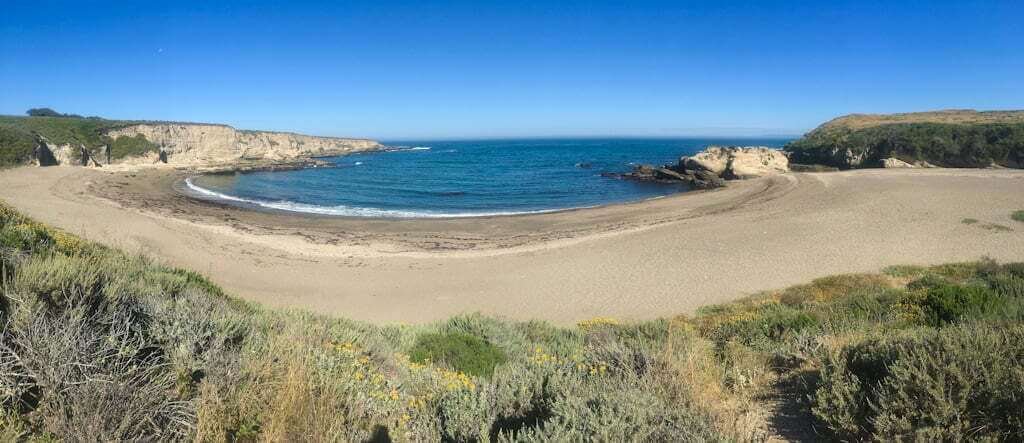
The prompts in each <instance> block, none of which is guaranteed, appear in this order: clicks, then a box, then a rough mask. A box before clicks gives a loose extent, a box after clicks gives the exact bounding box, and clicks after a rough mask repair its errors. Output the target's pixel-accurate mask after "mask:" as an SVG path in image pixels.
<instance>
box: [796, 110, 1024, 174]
mask: <svg viewBox="0 0 1024 443" xmlns="http://www.w3.org/2000/svg"><path fill="white" fill-rule="evenodd" d="M785 150H786V151H788V152H789V154H790V160H791V161H792V162H793V163H798V164H821V165H827V166H834V167H839V168H854V167H878V166H880V165H881V161H882V160H883V159H885V158H889V157H895V158H899V159H901V160H904V161H907V162H911V163H912V162H915V161H925V162H929V163H932V164H934V165H937V166H944V167H966V168H980V167H989V166H991V165H993V164H995V165H999V166H1005V167H1013V168H1020V167H1024V111H991V112H976V111H939V112H921V113H908V114H888V115H863V114H854V115H848V116H844V117H840V118H837V119H835V120H832V121H829V122H827V123H825V124H823V125H821V126H819V127H818V128H816V129H814V130H813V131H811V132H809V133H808V134H807V135H805V136H804V137H803V138H801V139H799V140H796V141H793V142H791V143H789V144H787V145H786V147H785Z"/></svg>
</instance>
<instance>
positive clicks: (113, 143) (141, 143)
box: [0, 116, 381, 167]
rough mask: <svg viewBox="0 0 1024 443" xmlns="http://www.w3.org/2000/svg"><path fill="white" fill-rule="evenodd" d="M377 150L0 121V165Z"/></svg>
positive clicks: (277, 135)
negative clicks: (85, 156) (84, 160)
mask: <svg viewBox="0 0 1024 443" xmlns="http://www.w3.org/2000/svg"><path fill="white" fill-rule="evenodd" d="M380 147H381V145H380V144H379V143H377V142H375V141H373V140H363V139H351V138H337V137H314V136H309V135H300V134H293V133H288V132H267V131H240V130H237V129H234V128H232V127H230V126H226V125H216V124H205V123H180V122H152V121H126V120H107V119H102V118H96V117H89V118H80V117H18V116H0V167H3V166H16V165H24V164H30V163H35V164H41V165H52V164H58V165H80V164H82V157H83V154H84V155H88V159H89V160H94V161H96V162H99V163H101V164H107V163H114V164H128V165H133V164H153V163H157V162H160V161H161V160H165V161H166V163H167V164H170V165H174V166H186V167H232V166H236V165H241V164H245V165H254V164H257V165H258V164H262V163H280V162H292V161H295V160H301V159H304V158H309V157H314V156H325V155H341V154H347V153H350V152H357V151H367V150H373V149H379V148H380ZM108 154H109V155H108ZM92 164H95V162H92Z"/></svg>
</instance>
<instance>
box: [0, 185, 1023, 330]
mask: <svg viewBox="0 0 1024 443" xmlns="http://www.w3.org/2000/svg"><path fill="white" fill-rule="evenodd" d="M106 169H107V170H103V169H99V170H97V169H85V168H74V167H52V168H18V169H12V170H7V171H2V172H0V183H2V184H3V186H0V199H3V200H5V201H7V202H9V203H11V204H12V205H14V206H15V207H17V208H18V209H19V210H21V211H23V212H24V213H26V214H27V215H29V216H31V217H33V218H36V219H38V220H40V221H42V222H45V223H48V224H51V225H55V226H58V227H61V228H63V229H66V230H68V231H71V232H74V233H76V234H80V235H82V236H84V237H86V238H89V239H92V240H96V241H100V242H103V243H105V244H108V245H111V246H114V247H118V248H121V249H124V250H126V251H129V252H141V253H145V254H148V255H150V256H153V257H154V258H157V259H158V260H161V261H164V262H166V263H168V264H172V265H176V266H182V267H186V268H190V269H193V270H196V271H199V272H202V273H204V274H206V275H208V276H210V277H211V278H212V279H213V280H214V281H215V282H216V283H218V284H220V285H222V286H223V287H224V288H225V289H226V290H227V291H228V292H230V293H232V294H233V295H235V296H237V297H240V298H244V299H247V300H251V301H255V302H258V303H261V304H264V305H267V306H272V307H295V308H302V309H308V310H311V311H316V312H320V313H326V314H330V315H337V316H343V317H349V318H354V319H360V320H369V321H377V322H426V321H431V320H437V319H442V318H446V317H449V316H451V315H454V314H459V313H465V312H483V313H487V314H495V315H501V316H505V317H510V318H517V319H544V320H550V321H553V322H556V323H571V322H574V321H578V320H581V319H587V318H592V317H597V316H606V317H616V318H621V319H643V318H655V317H664V316H671V315H676V314H684V313H689V312H692V311H693V310H695V309H696V308H698V307H700V306H705V305H708V304H713V303H722V302H727V301H730V300H733V299H736V298H740V297H743V296H745V295H749V294H751V293H754V292H757V291H761V290H765V289H771V288H778V287H783V286H786V285H790V284H795V283H800V282H805V281H807V280H810V279H812V278H815V277H821V276H825V275H829V274H835V273H844V272H866V271H877V270H879V269H881V268H882V267H884V266H887V265H892V264H934V263H941V262H949V261H957V260H974V259H978V258H980V257H982V256H990V257H992V258H995V259H998V260H1024V223H1020V222H1016V221H1013V220H1011V219H1010V217H1009V214H1010V213H1011V212H1012V211H1014V210H1019V209H1024V171H1020V170H957V169H930V170H881V169H873V170H859V171H847V172H836V173H805V174H796V173H794V174H786V175H782V176H776V177H770V178H762V179H756V180H748V181H741V182H731V183H730V185H729V186H728V187H727V188H725V189H720V190H715V191H709V192H693V193H686V194H680V195H677V196H671V197H666V198H661V199H656V200H649V201H645V202H638V203H632V204H624V205H612V206H606V207H599V208H591V209H581V210H573V211H564V212H557V213H549V214H531V215H522V216H503V217H487V218H461V219H431V220H380V219H357V218H337V217H325V216H310V215H301V214H294V213H283V212H266V211H254V210H249V209H242V208H238V207H232V206H228V205H223V204H218V203H211V202H205V201H200V200H196V199H193V198H189V197H186V196H184V195H182V194H181V193H180V192H177V191H176V190H175V189H174V187H175V185H176V184H177V183H179V182H180V180H181V179H182V178H183V177H184V176H185V175H184V173H183V172H180V171H175V170H172V169H157V168H153V169H141V170H136V171H111V170H110V169H112V168H106ZM965 218H973V219H977V220H979V222H978V223H974V224H964V223H962V222H961V220H963V219H965ZM1000 227H1002V228H1000Z"/></svg>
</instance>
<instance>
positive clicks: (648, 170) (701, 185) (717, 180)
mask: <svg viewBox="0 0 1024 443" xmlns="http://www.w3.org/2000/svg"><path fill="white" fill-rule="evenodd" d="M788 171H789V160H788V159H787V158H786V155H785V154H784V153H783V152H781V151H779V150H777V149H772V148H766V147H761V146H757V147H736V146H731V147H721V146H711V147H708V148H707V149H705V150H703V151H701V152H699V153H697V154H695V155H693V156H684V157H682V158H680V159H679V162H678V163H676V164H675V165H671V164H670V165H665V166H663V167H656V166H650V165H638V166H635V167H634V168H633V171H632V172H629V173H626V174H620V175H617V174H607V173H606V174H603V175H605V176H610V177H619V178H626V179H631V180H641V181H656V182H666V183H679V182H682V183H686V184H688V185H690V186H691V187H693V188H697V189H712V188H717V187H720V186H724V185H725V179H747V178H754V177H761V176H765V175H773V174H780V173H784V172H788Z"/></svg>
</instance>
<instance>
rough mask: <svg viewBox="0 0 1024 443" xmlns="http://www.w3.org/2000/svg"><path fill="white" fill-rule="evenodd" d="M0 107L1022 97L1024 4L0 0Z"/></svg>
mask: <svg viewBox="0 0 1024 443" xmlns="http://www.w3.org/2000/svg"><path fill="white" fill-rule="evenodd" d="M0 85H2V86H0V113H2V114H22V113H23V112H24V111H25V109H27V108H29V107H35V106H49V107H52V108H55V109H57V110H58V111H61V112H71V113H78V114H86V115H101V116H104V117H109V118H145V119H159V120H181V121H204V122H220V123H227V124H231V125H233V126H236V127H239V128H248V129H274V130H290V131H297V132H305V133H312V134H322V135H351V136H367V137H376V138H383V139H402V138H406V139H408V138H452V137H497V136H551V135H556V136H557V135H595V136H602V135H639V136H673V135H729V136H736V135H764V134H799V133H802V132H805V131H807V130H809V129H811V128H813V127H814V126H816V125H817V124H818V123H821V122H823V121H824V120H827V119H830V118H832V117H835V116H838V115H841V114H847V113H852V112H902V111H915V110H933V109H942V108H975V109H1019V108H1024V2H1020V1H943V0H935V1H897V0H890V1H871V0H862V1H829V2H824V1H823V2H818V1H806V2H804V1H797V0H789V1H779V2H775V1H747V2H737V1H700V2H695V1H671V2H645V1H632V2H630V1H621V2H603V1H578V2H577V1H572V2H556V1H536V2H519V1H501V2H483V1H465V2H456V1H453V2H426V1H409V2H390V1H383V0H381V1H367V2H344V1H340V2H302V1H273V2H244V3H242V2H208V1H200V2H189V1H174V2H150V1H130V2H129V1H126V2H113V3H107V2H98V1H78V2H49V1H38V0H37V1H11V0H5V1H4V2H3V11H2V12H0Z"/></svg>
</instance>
